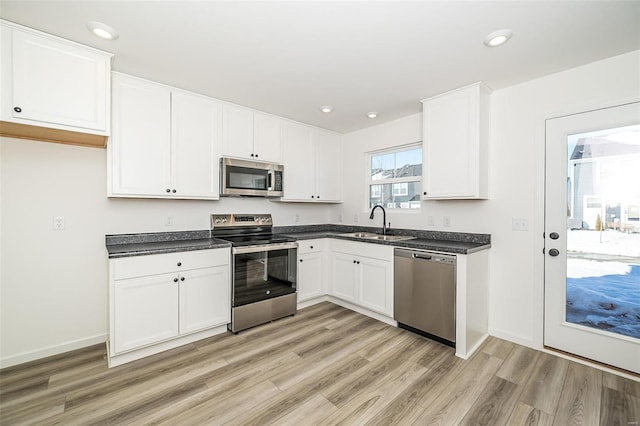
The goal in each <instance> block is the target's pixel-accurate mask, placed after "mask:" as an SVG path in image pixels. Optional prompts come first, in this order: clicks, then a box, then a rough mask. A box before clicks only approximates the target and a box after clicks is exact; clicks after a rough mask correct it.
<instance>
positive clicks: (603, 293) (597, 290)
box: [567, 230, 640, 339]
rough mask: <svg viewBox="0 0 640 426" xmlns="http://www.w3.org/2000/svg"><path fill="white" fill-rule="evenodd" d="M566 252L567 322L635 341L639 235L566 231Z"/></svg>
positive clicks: (639, 324)
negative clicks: (627, 337)
mask: <svg viewBox="0 0 640 426" xmlns="http://www.w3.org/2000/svg"><path fill="white" fill-rule="evenodd" d="M567 251H568V256H567V321H569V322H572V323H575V324H581V325H585V326H588V327H593V328H597V329H600V330H606V331H610V332H612V333H618V334H623V335H625V336H631V337H635V338H638V339H640V234H627V233H624V232H620V231H614V230H606V231H602V232H599V231H589V230H573V231H567ZM590 253H591V254H596V255H600V256H594V257H596V258H597V260H596V259H589V258H588V254H590ZM572 255H573V256H575V257H572ZM585 255H587V256H586V257H587V258H584V257H585ZM603 255H604V256H603ZM607 255H610V256H612V257H613V259H615V260H606V258H607V257H608V256H607ZM616 256H618V257H616Z"/></svg>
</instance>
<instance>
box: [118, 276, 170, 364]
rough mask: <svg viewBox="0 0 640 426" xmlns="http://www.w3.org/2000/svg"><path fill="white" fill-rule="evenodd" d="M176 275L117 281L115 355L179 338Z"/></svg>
mask: <svg viewBox="0 0 640 426" xmlns="http://www.w3.org/2000/svg"><path fill="white" fill-rule="evenodd" d="M175 278H176V275H175V274H161V275H152V276H149V277H140V278H129V279H126V280H119V281H117V282H116V283H115V286H114V306H113V314H114V320H115V324H114V325H115V330H114V333H113V345H114V349H115V350H114V352H115V353H120V352H125V351H128V350H131V349H135V348H139V347H141V346H145V345H149V344H151V343H156V342H159V341H162V340H166V339H170V338H172V337H175V336H177V335H178V304H177V303H176V301H177V300H178V285H177V284H176V283H174V282H173V280H174V279H175Z"/></svg>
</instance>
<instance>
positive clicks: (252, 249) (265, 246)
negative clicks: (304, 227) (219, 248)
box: [231, 241, 298, 254]
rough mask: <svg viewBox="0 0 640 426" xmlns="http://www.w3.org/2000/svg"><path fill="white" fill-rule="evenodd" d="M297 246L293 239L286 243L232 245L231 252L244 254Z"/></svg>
mask: <svg viewBox="0 0 640 426" xmlns="http://www.w3.org/2000/svg"><path fill="white" fill-rule="evenodd" d="M292 248H298V243H296V242H295V241H292V242H288V243H276V244H273V243H271V244H256V245H254V246H244V247H232V248H231V253H233V254H245V253H260V252H264V251H273V250H285V249H292Z"/></svg>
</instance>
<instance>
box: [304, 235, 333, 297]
mask: <svg viewBox="0 0 640 426" xmlns="http://www.w3.org/2000/svg"><path fill="white" fill-rule="evenodd" d="M324 246H325V244H324V241H323V240H305V241H300V242H298V283H297V284H298V302H304V301H307V300H310V299H314V298H316V297H321V296H324V295H326V294H327V292H326V290H325V286H324V280H325V276H326V273H325V262H324Z"/></svg>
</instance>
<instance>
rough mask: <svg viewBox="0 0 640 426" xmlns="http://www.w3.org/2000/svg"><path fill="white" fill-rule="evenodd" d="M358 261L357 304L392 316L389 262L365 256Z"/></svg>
mask: <svg viewBox="0 0 640 426" xmlns="http://www.w3.org/2000/svg"><path fill="white" fill-rule="evenodd" d="M358 261H359V262H360V264H359V266H360V280H359V282H358V285H359V287H360V291H359V295H360V300H359V304H360V305H362V306H363V307H365V308H368V309H371V310H372V311H376V312H379V313H381V314H384V315H387V316H390V317H393V278H392V276H391V262H385V261H381V260H376V259H368V258H366V257H363V258H358Z"/></svg>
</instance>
